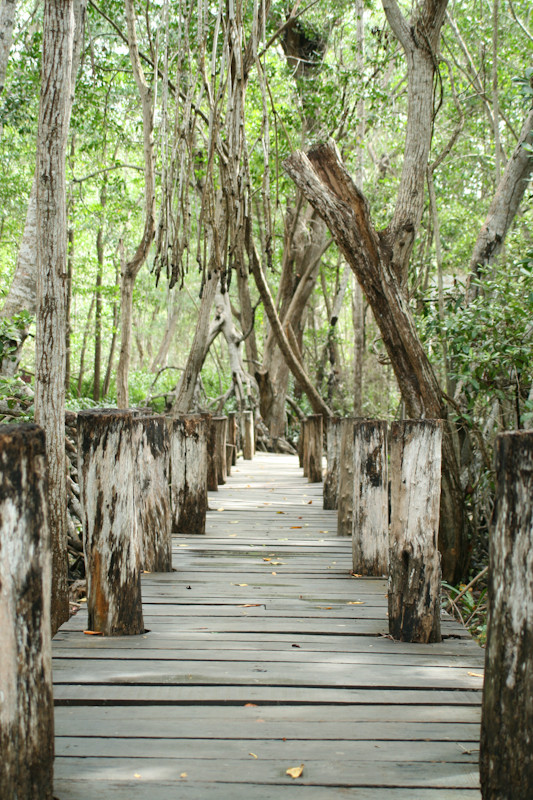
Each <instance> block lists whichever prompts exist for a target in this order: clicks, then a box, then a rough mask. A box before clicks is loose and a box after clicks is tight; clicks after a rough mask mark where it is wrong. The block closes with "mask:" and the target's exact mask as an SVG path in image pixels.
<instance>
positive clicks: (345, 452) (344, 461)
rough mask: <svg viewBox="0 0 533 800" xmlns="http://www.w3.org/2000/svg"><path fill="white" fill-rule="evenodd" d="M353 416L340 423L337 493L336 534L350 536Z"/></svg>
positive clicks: (351, 527)
mask: <svg viewBox="0 0 533 800" xmlns="http://www.w3.org/2000/svg"><path fill="white" fill-rule="evenodd" d="M355 423H356V420H355V418H354V417H347V418H346V419H342V420H341V423H340V427H341V431H340V437H341V446H340V467H339V488H338V495H337V535H338V536H350V537H351V535H352V531H353V491H354V482H353V444H354V438H353V437H354V425H355Z"/></svg>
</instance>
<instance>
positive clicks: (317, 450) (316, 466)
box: [304, 414, 323, 483]
mask: <svg viewBox="0 0 533 800" xmlns="http://www.w3.org/2000/svg"><path fill="white" fill-rule="evenodd" d="M306 423H307V425H306V427H305V438H306V441H307V447H306V448H305V458H306V460H307V469H304V474H306V475H307V479H308V481H309V483H322V437H323V417H322V415H321V414H314V415H313V416H311V417H307V420H306Z"/></svg>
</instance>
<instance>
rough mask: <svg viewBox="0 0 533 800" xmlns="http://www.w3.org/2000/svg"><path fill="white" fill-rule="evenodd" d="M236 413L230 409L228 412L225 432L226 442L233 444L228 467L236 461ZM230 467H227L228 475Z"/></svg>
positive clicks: (232, 465)
mask: <svg viewBox="0 0 533 800" xmlns="http://www.w3.org/2000/svg"><path fill="white" fill-rule="evenodd" d="M237 433H238V427H237V414H236V413H235V412H234V411H231V412H230V413H229V414H228V430H227V434H226V442H227V444H228V445H231V446H233V450H232V453H231V464H230V465H229V467H234V466H235V465H236V463H237V449H238V442H237ZM230 474H231V472H230V469H229V468H228V475H230Z"/></svg>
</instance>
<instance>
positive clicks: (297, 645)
mask: <svg viewBox="0 0 533 800" xmlns="http://www.w3.org/2000/svg"><path fill="white" fill-rule="evenodd" d="M291 647H300V645H299V644H292V645H291Z"/></svg>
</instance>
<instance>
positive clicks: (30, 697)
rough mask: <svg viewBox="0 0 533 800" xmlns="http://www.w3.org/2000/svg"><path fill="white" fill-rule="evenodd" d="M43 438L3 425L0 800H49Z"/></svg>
mask: <svg viewBox="0 0 533 800" xmlns="http://www.w3.org/2000/svg"><path fill="white" fill-rule="evenodd" d="M46 476H47V465H46V454H45V436H44V432H43V431H42V429H41V428H38V427H37V426H36V425H2V426H0V558H1V570H0V686H1V692H0V752H1V754H2V758H1V761H0V797H2V798H6V800H8V798H16V799H17V800H34V798H37V797H39V798H43V800H50V798H51V797H52V782H53V781H52V778H53V760H54V748H53V735H54V719H53V698H52V656H51V646H50V639H51V619H50V595H51V585H52V557H51V542H50V532H49V529H48V484H47V477H46Z"/></svg>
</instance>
